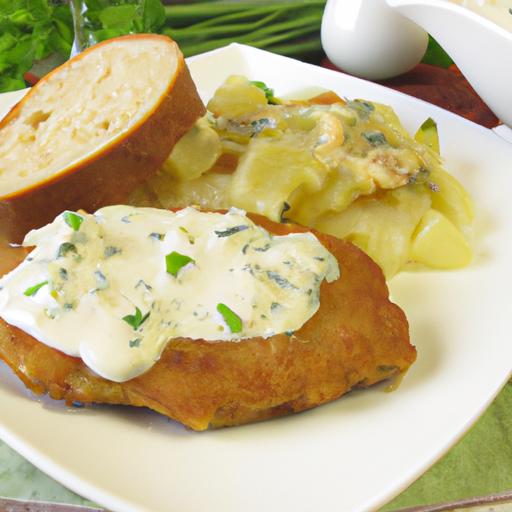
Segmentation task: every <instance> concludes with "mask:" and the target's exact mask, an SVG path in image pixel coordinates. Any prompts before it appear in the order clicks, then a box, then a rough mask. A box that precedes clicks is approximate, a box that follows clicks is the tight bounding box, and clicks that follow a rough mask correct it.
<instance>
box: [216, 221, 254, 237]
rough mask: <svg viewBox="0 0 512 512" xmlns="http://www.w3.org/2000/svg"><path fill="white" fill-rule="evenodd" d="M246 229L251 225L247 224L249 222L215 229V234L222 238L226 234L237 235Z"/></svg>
mask: <svg viewBox="0 0 512 512" xmlns="http://www.w3.org/2000/svg"><path fill="white" fill-rule="evenodd" d="M246 229H249V226H247V224H241V225H240V226H233V227H232V228H228V229H225V230H224V231H215V234H216V235H217V236H218V237H219V238H222V237H224V236H231V235H235V234H236V233H240V231H245V230H246Z"/></svg>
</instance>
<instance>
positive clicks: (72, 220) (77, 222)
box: [64, 212, 84, 231]
mask: <svg viewBox="0 0 512 512" xmlns="http://www.w3.org/2000/svg"><path fill="white" fill-rule="evenodd" d="M64 221H65V222H66V224H67V225H68V226H69V227H70V228H71V229H72V230H73V231H78V230H79V229H80V226H81V225H82V222H83V221H84V218H83V217H82V216H81V215H78V214H77V213H73V212H64Z"/></svg>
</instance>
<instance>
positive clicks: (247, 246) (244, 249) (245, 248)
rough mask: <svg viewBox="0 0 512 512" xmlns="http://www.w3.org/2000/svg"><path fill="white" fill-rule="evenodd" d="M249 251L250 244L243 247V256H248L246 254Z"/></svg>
mask: <svg viewBox="0 0 512 512" xmlns="http://www.w3.org/2000/svg"><path fill="white" fill-rule="evenodd" d="M247 249H249V244H245V245H244V246H243V247H242V254H246V253H247Z"/></svg>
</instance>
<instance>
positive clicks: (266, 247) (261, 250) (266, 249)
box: [254, 244, 270, 252]
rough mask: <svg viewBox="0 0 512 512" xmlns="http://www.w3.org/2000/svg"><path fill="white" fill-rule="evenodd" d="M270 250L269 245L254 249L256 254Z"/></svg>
mask: <svg viewBox="0 0 512 512" xmlns="http://www.w3.org/2000/svg"><path fill="white" fill-rule="evenodd" d="M269 249H270V244H265V245H264V246H263V247H254V250H255V251H257V252H267V251H268V250H269Z"/></svg>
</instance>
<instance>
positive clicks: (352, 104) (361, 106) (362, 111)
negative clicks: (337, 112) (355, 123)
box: [347, 100, 375, 119]
mask: <svg viewBox="0 0 512 512" xmlns="http://www.w3.org/2000/svg"><path fill="white" fill-rule="evenodd" d="M347 107H349V108H351V109H352V110H355V111H356V112H357V115H358V116H359V118H360V119H368V118H369V117H370V114H371V113H372V112H373V111H374V110H375V107H374V106H373V105H372V104H371V103H369V102H368V101H362V100H352V101H347Z"/></svg>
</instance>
